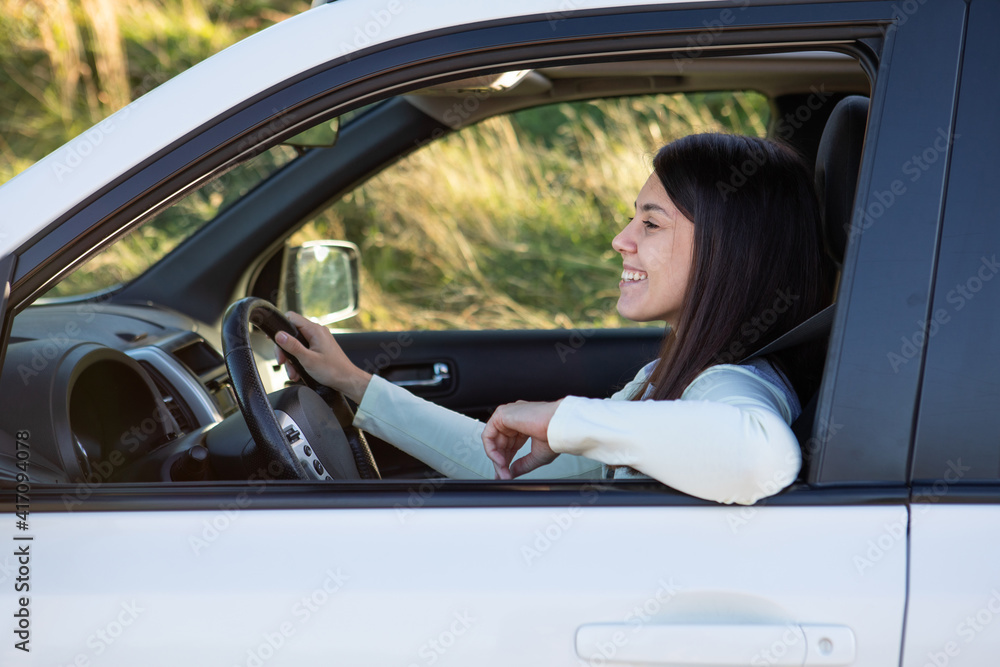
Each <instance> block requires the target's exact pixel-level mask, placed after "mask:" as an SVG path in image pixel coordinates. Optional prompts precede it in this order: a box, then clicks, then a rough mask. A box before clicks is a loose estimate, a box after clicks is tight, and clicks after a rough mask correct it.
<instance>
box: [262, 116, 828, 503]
mask: <svg viewBox="0 0 1000 667" xmlns="http://www.w3.org/2000/svg"><path fill="white" fill-rule="evenodd" d="M748 160H750V161H753V163H754V164H757V165H759V168H758V169H757V170H755V173H754V174H753V175H751V176H748V177H747V178H746V181H745V182H744V184H743V185H742V186H741V187H740V188H738V189H736V190H735V191H734V192H730V193H727V196H725V197H723V196H720V195H719V193H718V184H719V183H724V182H725V181H724V179H725V178H726V175H727V174H729V173H730V170H731V169H732V168H733V166H734V165H742V164H744V163H746V162H747V161H748ZM653 167H654V171H653V174H652V175H651V176H650V177H649V179H648V180H647V181H646V184H645V185H644V186H643V188H642V190H641V191H640V193H639V196H638V197H637V199H636V203H635V208H636V212H635V216H634V217H633V219H632V221H631V222H629V223H628V225H626V227H625V229H624V230H623V231H622V232H621V233H619V234H618V235H617V236H616V237H615V239H614V241H613V246H614V249H615V250H616V251H618V253H619V254H620V255H621V256H622V259H623V261H624V270H623V272H622V275H623V279H622V281H621V282H620V283H619V288H620V290H621V295H620V297H619V300H618V311H619V313H621V314H622V315H623V316H625V317H627V318H629V319H634V320H638V321H650V320H662V321H666V322H667V324H668V325H669V327H668V329H667V334H666V335H665V337H664V344H663V348H662V350H661V352H660V355H659V358H658V359H657V360H655V361H653V362H651V363H649V364H647V365H646V366H645V367H644V368H643V369H642V370H641V371H640V372H639V374H638V375H637V376H636V378H635V379H634V380H633V381H632V382H631V383H629V385H627V386H626V387H625V389H623V390H622V391H620V392H618V393H617V394H615V395H614V396H613V397H612V398H611V399H610V400H602V399H584V398H578V397H572V396H570V397H567V398H565V399H561V400H559V401H555V402H548V403H525V402H518V403H514V404H508V405H504V406H501V407H499V408H498V409H497V410H496V412H494V413H493V416H492V417H491V418H490V420H489V423H488V424H486V425H485V427H484V426H483V425H482V424H481V423H478V422H475V421H474V420H471V419H468V418H467V417H465V416H463V415H460V414H457V413H454V412H450V411H448V410H445V409H443V408H440V407H438V406H436V405H434V404H431V403H428V402H425V401H421V400H420V399H417V398H416V397H413V396H411V395H409V394H408V393H407V392H406V391H405V390H402V389H400V388H398V387H395V386H393V385H391V384H390V383H388V382H386V381H384V380H382V379H381V378H379V377H377V376H373V375H372V374H371V373H369V372H367V371H364V370H362V369H361V368H359V367H357V366H356V365H354V364H353V362H351V361H350V359H349V358H348V357H347V356H346V355H345V354H344V353H343V351H342V350H341V348H340V346H339V345H338V344H337V343H336V341H335V340H334V339H333V337H332V336H331V335H330V333H329V331H327V330H326V329H325V328H323V327H320V326H317V325H315V324H313V323H312V322H309V321H308V320H306V319H304V318H302V317H300V316H298V315H295V314H292V315H291V319H292V322H293V323H294V324H295V325H296V326H297V327H299V329H300V331H302V333H303V334H304V336H305V339H306V341H307V342H308V347H306V346H305V345H303V343H302V342H299V341H298V340H296V339H294V338H292V337H290V336H287V335H285V334H279V335H278V337H277V338H276V339H275V340H276V342H277V343H278V345H279V346H280V348H281V349H280V350H279V351H278V359H279V361H285V360H287V359H288V356H289V355H291V356H293V357H295V358H296V359H297V360H298V362H299V363H301V364H302V366H303V367H304V368H305V369H306V371H308V373H309V374H310V375H311V376H312V377H313V378H315V379H316V380H318V381H319V382H320V383H322V384H325V385H327V386H330V387H332V388H334V389H336V390H337V391H341V392H343V393H344V394H345V395H346V396H348V397H349V398H351V399H352V400H354V401H355V402H357V403H358V404H359V407H358V416H357V418H356V420H355V423H354V425H355V426H357V427H359V428H363V429H364V430H366V431H369V432H371V433H373V434H375V435H377V436H379V437H381V438H384V439H386V440H388V441H389V442H391V443H393V444H394V445H396V446H397V447H399V448H400V449H403V450H404V451H406V452H408V453H409V454H411V455H412V456H415V457H417V458H419V459H421V460H422V461H424V462H425V463H426V464H428V465H430V466H431V467H433V468H435V469H436V470H438V471H439V472H443V473H445V474H448V475H450V476H459V477H469V476H471V477H476V476H489V473H490V471H491V467H492V471H493V472H494V473H495V474H496V476H497V477H498V478H500V479H511V478H513V477H516V476H519V475H524V474H527V473H532V472H537V476H539V477H590V476H611V475H613V476H614V477H637V476H644V475H647V476H651V477H654V478H656V479H658V480H659V481H661V482H664V483H665V484H668V485H670V486H672V487H674V488H676V489H679V490H682V491H685V492H687V493H690V494H692V495H695V496H698V497H701V498H706V499H709V500H715V501H718V502H723V503H734V502H735V503H741V504H752V503H754V502H756V501H757V500H758V499H759V498H761V497H764V496H767V495H771V494H773V493H776V492H777V491H779V490H781V489H782V488H784V487H785V486H787V485H788V484H790V483H791V482H792V481H793V480H794V479H795V476H796V474H797V473H798V471H799V465H800V462H801V455H800V452H799V447H798V442H797V441H796V438H795V436H794V435H793V434H792V431H791V429H790V425H791V423H792V422H793V421H794V420H795V419H796V418H797V417H798V416H799V414H800V413H801V403H800V400H799V398H798V396H799V395H800V394H801V395H802V396H804V397H807V396H810V395H811V394H812V392H813V391H815V388H816V385H817V382H818V375H819V364H820V362H821V358H822V354H823V352H824V350H823V348H822V347H821V344H820V343H811V344H807V345H804V346H798V347H796V348H794V349H793V350H791V351H783V352H777V353H774V354H773V355H771V356H769V357H759V358H758V357H755V358H752V359H749V360H743V361H739V362H738V363H732V362H736V361H737V360H727V359H725V358H724V356H723V355H724V353H725V351H726V350H728V349H730V348H731V347H732V346H733V345H734V344H736V343H739V344H746V343H747V341H746V340H745V338H746V337H747V335H748V334H747V332H746V327H745V326H744V324H745V323H746V322H749V321H750V320H749V318H751V317H753V316H754V314H760V312H761V309H762V308H763V307H766V306H767V305H769V304H770V303H771V302H772V301H773V295H774V294H775V293H777V292H778V291H780V290H784V291H786V292H792V293H794V294H796V295H797V298H796V299H795V300H794V302H793V304H792V305H791V306H790V307H788V308H786V309H784V310H783V311H782V313H781V314H780V317H778V318H777V319H776V320H775V321H774V324H773V326H772V327H771V328H770V330H769V331H765V332H764V333H763V335H761V334H760V332H754V333H755V334H756V338H755V341H754V342H757V343H758V345H757V347H754V348H751V349H760V348H761V347H762V346H763V345H765V344H767V343H768V342H770V341H773V340H775V339H776V338H777V337H778V336H779V335H781V334H783V333H785V332H787V331H789V330H790V329H791V328H793V327H794V326H796V325H797V324H799V323H801V322H803V321H804V320H806V319H807V318H809V317H810V316H812V315H813V314H815V313H816V312H817V311H819V310H820V309H821V308H822V307H824V306H825V305H826V304H827V301H828V299H829V298H830V280H831V277H832V276H831V273H830V271H829V270H828V266H827V262H826V260H824V259H823V251H822V248H821V242H820V235H819V234H820V231H819V207H818V204H817V201H816V196H815V194H814V193H813V191H812V183H811V178H810V173H809V169H808V168H807V167H806V165H805V164H804V162H803V161H802V160H801V159H800V158H799V157H798V156H797V155H795V153H794V152H793V151H791V150H790V149H788V148H785V147H782V146H780V145H778V144H775V143H772V142H769V141H767V140H763V139H754V138H750V137H741V136H736V135H723V134H702V135H692V136H689V137H685V138H682V139H678V140H676V141H674V142H672V143H670V144H668V145H667V146H665V147H663V148H662V149H661V150H660V151H659V152H658V153H657V155H656V158H655V159H654V160H653ZM765 257H768V258H769V259H772V260H774V262H775V263H774V264H771V263H770V262H769V261H768V262H765V261H764V258H765ZM791 362H794V363H791ZM288 372H289V376H290V377H291V378H292V379H293V380H294V379H297V378H298V376H299V373H298V372H296V370H294V369H291V368H290V369H289V371H288ZM529 439H530V444H529V442H528V441H529ZM480 440H481V441H482V442H483V444H484V446H485V449H484V450H483V451H481V452H480V453H479V455H478V456H473V457H471V460H470V457H469V455H468V452H469V450H470V449H471V450H476V449H477V447H476V445H477V443H478V441H480ZM429 443H437V445H435V444H429ZM526 446H528V447H529V449H528V451H527V453H523V448H524V447H526ZM460 453H461V458H462V459H463V460H462V461H461V462H459V458H460ZM484 454H485V456H484ZM559 454H567V455H568V456H564V457H563V458H562V459H559V460H558V461H557V457H558V456H559ZM518 456H520V458H517V457H518ZM486 457H488V458H486ZM602 464H603V465H602Z"/></svg>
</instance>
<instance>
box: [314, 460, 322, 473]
mask: <svg viewBox="0 0 1000 667" xmlns="http://www.w3.org/2000/svg"><path fill="white" fill-rule="evenodd" d="M313 468H314V469H315V470H316V474H317V475H320V476H321V477H322V475H323V464H322V463H320V462H319V459H313Z"/></svg>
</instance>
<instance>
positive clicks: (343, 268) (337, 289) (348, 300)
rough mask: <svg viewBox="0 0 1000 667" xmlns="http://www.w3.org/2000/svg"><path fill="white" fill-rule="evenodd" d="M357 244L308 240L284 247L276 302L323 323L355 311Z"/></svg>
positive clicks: (280, 306) (343, 317) (350, 314)
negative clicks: (300, 243)
mask: <svg viewBox="0 0 1000 667" xmlns="http://www.w3.org/2000/svg"><path fill="white" fill-rule="evenodd" d="M359 257H360V252H359V251H358V246H356V245H354V244H353V243H348V242H347V241H310V242H308V243H304V244H303V245H302V246H300V247H295V248H292V247H286V248H285V257H284V262H283V266H282V270H281V286H280V288H279V290H280V291H279V295H280V296H279V304H278V307H279V308H281V309H282V310H294V311H295V312H297V313H301V314H302V315H304V316H305V317H307V318H309V319H311V320H313V321H316V322H319V323H320V324H322V325H324V326H327V325H329V324H333V323H334V322H340V321H341V320H346V319H347V318H349V317H353V316H354V315H357V314H358V259H359Z"/></svg>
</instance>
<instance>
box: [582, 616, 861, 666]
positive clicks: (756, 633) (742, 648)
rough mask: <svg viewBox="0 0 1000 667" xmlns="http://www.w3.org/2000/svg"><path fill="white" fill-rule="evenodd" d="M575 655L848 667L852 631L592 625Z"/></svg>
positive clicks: (661, 661) (851, 659) (830, 627)
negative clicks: (844, 666)
mask: <svg viewBox="0 0 1000 667" xmlns="http://www.w3.org/2000/svg"><path fill="white" fill-rule="evenodd" d="M576 654H577V655H578V656H579V657H580V658H583V659H584V660H593V659H594V658H595V657H597V656H601V657H602V658H603V659H604V660H605V661H606V662H607V663H608V664H614V663H619V662H621V663H642V664H651V665H676V666H678V667H680V666H681V665H683V666H684V667H696V666H699V665H701V666H705V667H708V666H709V665H711V666H713V667H722V666H724V665H733V666H734V667H735V666H736V665H742V666H745V665H768V667H772V666H774V667H785V666H787V667H791V666H792V665H795V666H796V667H800V666H802V665H807V666H811V665H823V666H825V667H834V666H837V665H850V664H851V663H853V662H854V658H855V644H854V632H853V631H852V630H851V629H850V628H848V627H846V626H843V625H806V624H796V623H787V624H784V625H778V624H750V623H747V624H703V623H695V624H669V625H667V624H655V623H649V624H646V625H639V626H636V625H635V624H634V623H593V624H587V625H582V626H580V627H579V628H578V629H577V631H576Z"/></svg>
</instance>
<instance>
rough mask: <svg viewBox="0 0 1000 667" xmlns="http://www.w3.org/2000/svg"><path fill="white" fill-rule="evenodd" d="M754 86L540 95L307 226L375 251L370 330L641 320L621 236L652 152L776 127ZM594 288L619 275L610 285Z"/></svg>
mask: <svg viewBox="0 0 1000 667" xmlns="http://www.w3.org/2000/svg"><path fill="white" fill-rule="evenodd" d="M768 122H769V106H768V100H767V98H766V97H764V96H763V95H760V94H757V93H754V92H718V93H697V94H672V95H665V94H659V95H646V96H639V97H624V98H614V99H602V100H592V101H584V102H573V103H562V104H556V105H548V106H542V107H535V108H531V109H527V110H523V111H519V112H516V113H512V114H507V115H501V116H496V117H493V118H490V119H488V120H485V121H483V122H481V123H479V124H477V125H474V126H472V127H468V128H465V129H463V130H460V131H458V132H455V133H452V134H450V135H448V136H446V137H443V138H442V139H440V140H438V141H434V142H432V143H430V144H427V145H425V146H422V147H421V148H419V149H418V150H417V151H415V152H414V153H413V154H411V155H410V156H408V157H406V158H405V159H403V160H401V161H399V162H398V163H396V164H395V165H393V166H391V167H390V168H388V169H386V170H384V171H382V172H381V173H379V174H378V175H377V176H375V177H373V178H371V179H370V180H368V181H367V182H365V183H364V184H362V185H361V186H359V187H357V188H356V189H354V190H352V191H351V192H349V193H347V194H346V195H345V196H343V197H342V198H340V199H339V200H338V201H337V202H336V203H335V204H333V205H332V206H330V207H329V208H327V209H326V210H325V211H323V212H322V213H321V214H320V215H318V216H317V217H316V218H314V219H313V220H311V221H310V222H309V223H307V224H306V225H305V226H304V227H302V228H301V229H300V230H299V231H298V232H297V233H296V234H295V235H294V236H293V237H292V238H291V239H290V241H289V242H290V243H291V244H292V245H299V244H301V243H303V242H306V241H311V240H318V239H341V240H347V241H351V242H353V243H355V244H357V245H358V246H359V247H360V249H361V312H360V313H359V314H358V315H357V316H355V317H353V318H351V319H350V320H347V321H345V322H342V323H339V324H338V326H340V327H343V328H347V329H355V330H379V331H400V330H411V329H422V330H441V329H553V328H582V329H591V328H611V327H620V326H635V324H634V323H632V322H629V321H627V320H624V319H623V318H621V317H620V316H619V315H618V313H617V312H616V310H615V303H616V300H617V296H618V289H617V284H618V275H619V273H620V272H621V261H620V258H619V256H618V254H617V253H616V252H615V251H613V250H612V248H611V238H612V237H613V236H614V235H615V233H617V231H618V230H619V229H620V228H621V227H623V226H624V224H625V223H626V222H627V221H628V220H629V219H630V218H631V216H632V209H633V204H632V202H633V199H634V197H635V193H636V192H637V191H638V190H639V187H640V186H641V185H642V183H643V182H644V181H645V179H646V178H647V176H648V175H649V172H650V163H651V159H652V156H653V152H654V151H655V150H656V148H657V147H659V146H661V145H663V144H665V143H667V142H669V141H670V140H672V139H674V138H677V137H680V136H683V135H687V134H691V133H694V132H708V131H728V132H736V133H741V134H750V135H756V136H764V135H765V134H766V130H767V127H768ZM595 285H597V286H604V287H603V288H602V287H597V288H596V289H595V287H594V286H595Z"/></svg>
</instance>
